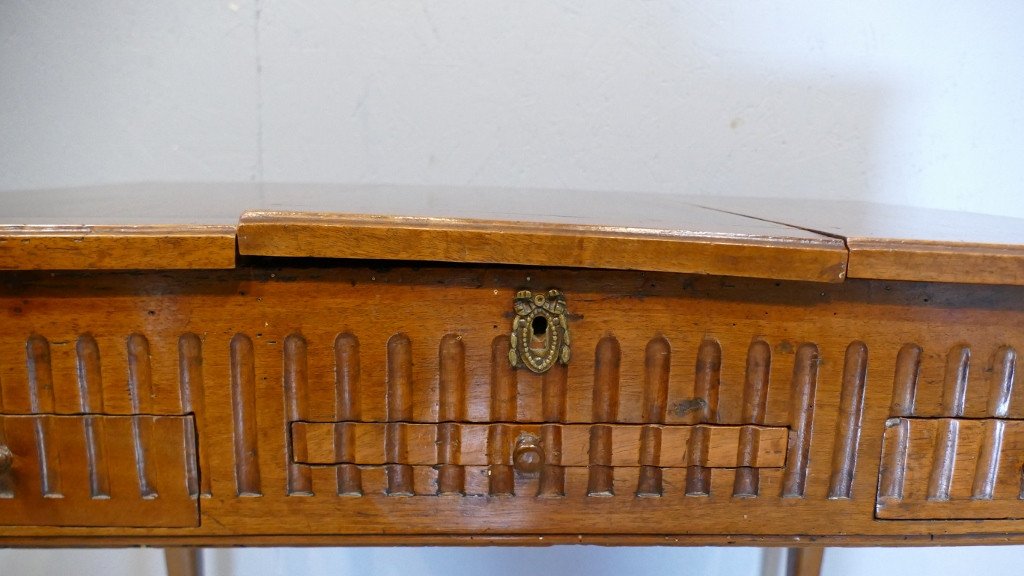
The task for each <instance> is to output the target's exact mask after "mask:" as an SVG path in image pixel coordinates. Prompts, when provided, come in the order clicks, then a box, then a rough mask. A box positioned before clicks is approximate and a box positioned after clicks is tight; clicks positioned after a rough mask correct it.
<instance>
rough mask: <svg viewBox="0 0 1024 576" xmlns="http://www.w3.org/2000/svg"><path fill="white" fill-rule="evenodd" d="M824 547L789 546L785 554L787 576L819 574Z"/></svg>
mask: <svg viewBox="0 0 1024 576" xmlns="http://www.w3.org/2000/svg"><path fill="white" fill-rule="evenodd" d="M824 555H825V548H823V547H816V548H790V549H789V550H788V552H787V554H786V575H787V576H820V574H821V560H822V558H823V557H824Z"/></svg>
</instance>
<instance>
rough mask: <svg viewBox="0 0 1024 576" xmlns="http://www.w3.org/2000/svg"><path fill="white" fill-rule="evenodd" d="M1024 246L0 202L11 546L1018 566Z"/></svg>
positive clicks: (776, 216)
mask: <svg viewBox="0 0 1024 576" xmlns="http://www.w3.org/2000/svg"><path fill="white" fill-rule="evenodd" d="M1022 285H1024V221H1021V220H1017V219H1012V218H1003V217H996V216H979V215H969V214H959V213H947V212H941V211H929V210H921V209H915V208H905V207H895V206H884V205H876V204H865V203H843V202H839V203H828V202H810V201H803V200H755V199H741V198H710V197H709V198H701V197H685V196H666V195H648V194H615V195H612V194H600V193H583V192H564V191H550V190H501V189H496V190H485V189H439V188H401V187H374V186H365V187H343V186H327V185H298V184H295V185H285V184H277V185H255V184H252V185H235V184H140V185H118V186H105V187H93V188H82V189H67V190H49V191H32V192H24V193H5V194H2V195H0V470H2V472H0V543H2V544H3V545H5V546H109V545H114V546H120V545H149V546H223V545H296V544H298V545H325V546H333V545H396V544H402V545H438V544H443V545H483V544H507V545H513V544H514V545H549V544H564V543H591V544H629V545H730V544H742V545H754V546H763V545H768V546H818V547H820V546H825V545H865V544H871V545H915V544H918V545H920V544H935V543H945V544H989V543H991V544H997V543H998V544H1006V543H1021V542H1024V385H1021V384H1017V381H1018V380H1019V379H1020V378H1021V376H1020V375H1019V374H1018V359H1017V352H1016V350H1017V349H1019V348H1022V347H1024V286H1022Z"/></svg>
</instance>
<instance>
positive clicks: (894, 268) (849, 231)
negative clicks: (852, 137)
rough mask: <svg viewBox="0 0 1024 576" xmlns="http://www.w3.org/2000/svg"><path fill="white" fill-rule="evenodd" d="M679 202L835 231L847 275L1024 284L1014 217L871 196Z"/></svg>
mask: <svg viewBox="0 0 1024 576" xmlns="http://www.w3.org/2000/svg"><path fill="white" fill-rule="evenodd" d="M686 201H687V202H689V203H691V204H693V205H695V206H702V207H706V208H714V209H718V210H722V211H724V212H727V213H730V214H736V215H746V216H750V217H753V218H760V219H763V220H765V221H769V222H775V223H780V224H788V225H790V226H796V227H799V228H803V229H805V230H812V231H815V232H819V233H821V234H827V235H830V236H834V237H837V238H842V239H844V240H845V241H846V245H847V247H848V248H849V250H850V261H849V271H848V276H849V277H850V278H874V279H889V280H915V281H926V282H966V283H985V284H1014V285H1021V284H1024V246H1022V243H1021V232H1020V231H1021V229H1022V226H1024V221H1022V220H1020V219H1019V218H1009V217H1005V216H994V215H988V214H972V213H969V212H953V211H947V210H934V209H927V208H915V207H910V206H893V205H886V204H883V203H874V202H853V201H827V200H809V199H804V200H800V201H784V200H780V199H765V198H730V197H688V198H687V199H686Z"/></svg>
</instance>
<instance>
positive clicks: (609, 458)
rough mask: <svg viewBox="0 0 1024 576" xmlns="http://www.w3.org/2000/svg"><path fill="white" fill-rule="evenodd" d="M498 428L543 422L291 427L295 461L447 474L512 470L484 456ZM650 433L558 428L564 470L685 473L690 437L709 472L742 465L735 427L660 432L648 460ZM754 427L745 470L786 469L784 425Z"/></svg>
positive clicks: (521, 428)
mask: <svg viewBox="0 0 1024 576" xmlns="http://www.w3.org/2000/svg"><path fill="white" fill-rule="evenodd" d="M495 426H501V427H503V428H505V429H506V430H507V432H506V434H510V435H511V437H513V438H518V437H519V436H521V435H523V434H533V435H535V436H540V435H541V429H542V428H543V425H540V424H519V423H517V424H468V423H455V422H450V421H443V422H442V423H441V424H437V425H434V424H412V423H405V422H399V423H395V424H385V423H371V422H341V423H315V422H296V421H293V423H292V425H291V436H292V446H293V447H294V448H292V450H291V453H292V455H293V460H292V462H298V463H302V464H358V465H362V466H381V465H384V464H392V463H396V462H397V463H404V464H413V465H420V466H434V465H439V466H441V467H442V469H443V467H444V466H445V465H451V464H463V465H469V466H487V465H489V464H508V465H512V458H511V455H510V456H509V457H508V459H505V460H502V461H499V462H495V461H493V459H491V460H489V459H488V458H487V455H488V453H489V451H490V450H492V448H490V447H489V443H488V440H487V439H488V438H489V437H490V436H491V435H493V431H492V428H494V427H495ZM339 428H340V430H338V429H339ZM650 428H651V427H649V426H642V427H641V426H636V425H622V424H618V425H587V424H559V425H557V429H558V430H559V434H560V436H561V438H562V444H561V447H560V450H561V455H562V460H561V464H562V465H563V466H584V467H587V466H590V465H591V464H592V463H593V464H596V465H605V466H611V467H615V466H639V465H649V466H658V467H660V468H685V467H687V466H688V465H689V462H690V461H691V458H692V457H691V456H690V455H689V452H688V451H689V450H690V449H691V446H692V438H693V437H694V435H696V434H702V435H703V438H704V439H705V441H706V442H707V446H705V447H703V450H702V456H701V457H702V458H703V461H704V465H705V466H707V467H709V468H735V467H737V466H739V465H740V461H739V459H738V457H737V452H738V450H737V448H738V446H739V436H740V427H738V426H657V427H656V429H657V430H658V432H659V433H660V434H659V436H660V437H661V450H660V451H658V452H657V453H655V454H653V455H646V454H643V453H642V452H641V451H640V445H641V432H644V431H646V430H648V429H650ZM752 428H753V433H754V438H755V440H754V443H755V444H756V446H757V450H756V451H755V452H753V453H752V454H750V455H749V456H748V460H747V462H746V464H747V465H748V466H752V467H755V468H782V466H783V465H784V464H785V463H786V440H787V432H788V429H787V428H783V427H781V426H777V427H752ZM393 429H397V430H399V431H401V434H402V435H403V436H404V437H405V438H407V439H408V446H407V448H406V450H405V451H404V452H403V453H402V454H401V455H400V459H399V460H394V459H392V457H391V456H390V455H389V454H386V450H385V446H386V441H385V438H386V436H387V431H388V430H393ZM745 429H749V428H747V427H745ZM595 432H599V433H602V434H596V436H598V437H603V436H607V439H606V440H603V441H598V442H594V441H593V440H592V439H593V437H594V436H595ZM350 436H351V437H350ZM338 442H341V443H342V444H345V445H348V444H355V445H356V450H355V452H354V453H353V454H351V455H350V456H348V457H343V458H339V457H338V452H339V451H338V450H337V447H336V443H338ZM595 444H596V449H595ZM513 447H514V442H510V443H509V448H508V449H507V450H506V449H502V450H500V452H501V453H502V454H506V453H509V454H511V451H512V448H513ZM442 448H443V450H442ZM544 448H547V447H544ZM594 460H596V461H594Z"/></svg>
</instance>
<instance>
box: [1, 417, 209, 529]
mask: <svg viewBox="0 0 1024 576" xmlns="http://www.w3.org/2000/svg"><path fill="white" fill-rule="evenodd" d="M193 425H194V424H193V422H192V419H191V418H190V417H187V416H55V415H37V416H11V415H4V416H0V427H3V431H4V433H3V436H4V445H5V446H7V447H8V448H9V449H10V451H11V452H12V454H13V459H12V466H11V468H10V470H8V471H6V472H4V474H5V475H6V476H8V478H7V482H6V483H5V485H4V492H3V493H0V525H2V526H17V525H30V526H98V527H106V526H132V527H155V526H197V525H198V523H199V512H198V507H197V503H196V498H195V495H194V494H190V493H189V490H188V486H189V483H190V480H191V479H190V478H189V466H188V465H187V464H186V460H187V459H191V458H194V457H195V454H194V451H192V450H190V449H189V448H187V447H186V445H185V438H186V434H185V429H187V428H191V427H192V426H193ZM43 431H45V436H44V435H43V434H42V432H43ZM139 431H145V432H146V434H145V435H144V436H140V435H139V434H138V432H139ZM142 438H144V440H143V439H142ZM98 447H99V450H102V452H103V453H104V454H105V455H106V457H105V458H96V454H97V452H98V451H99V450H98V449H97V448H98ZM97 478H102V483H98V482H97Z"/></svg>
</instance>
